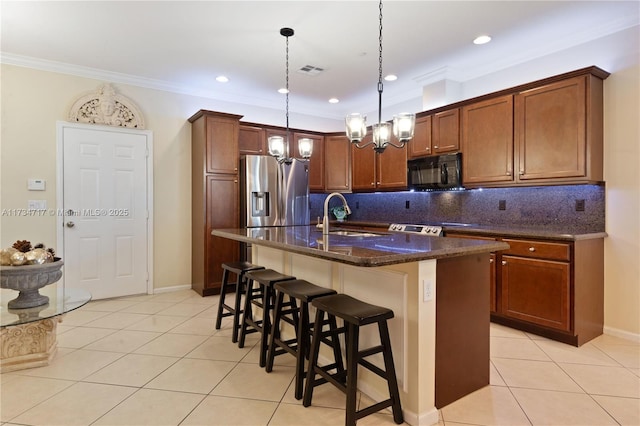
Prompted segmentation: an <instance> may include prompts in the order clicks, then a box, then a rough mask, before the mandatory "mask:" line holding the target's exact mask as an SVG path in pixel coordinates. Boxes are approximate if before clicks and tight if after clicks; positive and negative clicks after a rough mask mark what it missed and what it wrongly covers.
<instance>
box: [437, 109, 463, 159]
mask: <svg viewBox="0 0 640 426" xmlns="http://www.w3.org/2000/svg"><path fill="white" fill-rule="evenodd" d="M432 125H433V129H432V137H433V139H432V140H431V145H432V148H433V153H434V154H442V153H445V152H454V151H458V150H459V149H460V109H459V108H454V109H451V110H448V111H442V112H439V113H437V114H435V115H434V116H433V123H432Z"/></svg>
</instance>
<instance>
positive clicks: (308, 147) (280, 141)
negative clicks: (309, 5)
mask: <svg viewBox="0 0 640 426" xmlns="http://www.w3.org/2000/svg"><path fill="white" fill-rule="evenodd" d="M293 34H294V32H293V29H291V28H280V35H282V36H284V37H285V38H286V40H287V43H286V66H285V69H286V71H285V95H286V101H285V111H286V114H285V117H286V132H285V137H282V136H270V137H269V139H268V142H269V154H270V155H272V156H274V157H275V158H276V159H277V160H278V162H279V163H287V164H290V163H291V162H292V161H293V157H290V156H289V141H290V139H291V138H290V133H291V132H290V130H289V37H291V36H293ZM298 152H299V153H300V156H301V157H302V158H303V159H304V160H307V159H309V158H310V157H311V154H312V153H313V139H310V138H301V139H299V140H298Z"/></svg>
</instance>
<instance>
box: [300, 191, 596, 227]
mask: <svg viewBox="0 0 640 426" xmlns="http://www.w3.org/2000/svg"><path fill="white" fill-rule="evenodd" d="M343 195H344V196H345V198H346V199H347V202H348V203H349V207H351V210H352V214H351V215H350V216H349V217H348V220H350V221H366V222H389V223H393V222H395V223H437V222H461V223H472V224H479V225H497V226H509V225H513V226H525V227H538V226H550V227H553V228H556V229H557V228H563V227H570V228H576V227H578V228H581V229H585V230H589V231H593V232H599V231H604V229H605V220H604V219H605V188H604V186H600V185H565V186H543V187H521V188H486V189H473V190H465V191H451V192H409V191H402V192H378V193H358V194H343ZM326 196H327V194H311V198H310V202H311V223H315V222H316V220H317V219H316V218H317V217H322V214H323V212H322V211H323V207H324V200H325V198H326ZM338 205H340V199H338V198H336V199H332V200H331V207H334V206H338ZM331 218H332V219H333V216H332V217H331Z"/></svg>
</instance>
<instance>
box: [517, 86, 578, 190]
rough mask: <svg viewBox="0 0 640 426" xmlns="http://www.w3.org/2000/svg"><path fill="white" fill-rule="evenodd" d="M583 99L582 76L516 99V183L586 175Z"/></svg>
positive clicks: (541, 88)
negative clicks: (517, 180)
mask: <svg viewBox="0 0 640 426" xmlns="http://www.w3.org/2000/svg"><path fill="white" fill-rule="evenodd" d="M585 97H586V77H585V76H580V77H575V78H571V79H568V80H565V81H561V82H558V83H553V84H549V85H547V86H543V87H540V88H536V89H532V90H528V91H525V92H522V93H519V94H517V95H516V105H515V117H516V128H515V135H516V142H517V144H518V150H519V153H518V161H519V167H518V175H519V176H518V178H519V180H521V181H526V180H531V179H550V178H551V179H552V178H570V177H584V176H585V175H586V167H585V165H586V140H585V128H586V127H585V126H586V99H585Z"/></svg>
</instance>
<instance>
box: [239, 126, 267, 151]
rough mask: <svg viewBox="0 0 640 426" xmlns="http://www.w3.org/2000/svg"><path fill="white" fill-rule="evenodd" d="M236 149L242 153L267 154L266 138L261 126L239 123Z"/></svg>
mask: <svg viewBox="0 0 640 426" xmlns="http://www.w3.org/2000/svg"><path fill="white" fill-rule="evenodd" d="M238 149H239V150H240V154H241V155H242V154H244V155H267V154H268V152H267V138H266V137H265V133H264V129H263V128H262V127H255V126H247V125H240V130H239V134H238Z"/></svg>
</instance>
